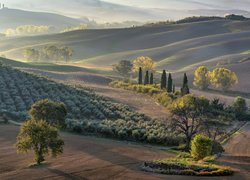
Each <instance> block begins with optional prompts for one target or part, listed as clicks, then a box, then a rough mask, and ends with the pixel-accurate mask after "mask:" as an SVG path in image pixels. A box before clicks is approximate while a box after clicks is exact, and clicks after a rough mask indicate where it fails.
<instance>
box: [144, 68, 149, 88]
mask: <svg viewBox="0 0 250 180" xmlns="http://www.w3.org/2000/svg"><path fill="white" fill-rule="evenodd" d="M147 84H149V74H148V71H146V75H145V79H144V85H147Z"/></svg>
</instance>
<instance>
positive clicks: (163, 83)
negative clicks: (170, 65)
mask: <svg viewBox="0 0 250 180" xmlns="http://www.w3.org/2000/svg"><path fill="white" fill-rule="evenodd" d="M166 88H167V73H166V70H163V72H162V75H161V89H166Z"/></svg>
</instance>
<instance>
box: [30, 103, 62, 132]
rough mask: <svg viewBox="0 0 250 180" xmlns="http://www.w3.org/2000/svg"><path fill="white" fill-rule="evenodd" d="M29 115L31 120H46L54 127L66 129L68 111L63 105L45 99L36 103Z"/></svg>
mask: <svg viewBox="0 0 250 180" xmlns="http://www.w3.org/2000/svg"><path fill="white" fill-rule="evenodd" d="M29 114H30V116H31V119H37V120H45V121H46V122H48V123H49V124H51V125H53V126H56V127H64V126H65V118H66V115H67V110H66V107H65V105H64V104H63V103H58V102H53V101H50V100H49V99H44V100H40V101H37V102H35V103H34V104H33V105H32V106H31V109H30V111H29Z"/></svg>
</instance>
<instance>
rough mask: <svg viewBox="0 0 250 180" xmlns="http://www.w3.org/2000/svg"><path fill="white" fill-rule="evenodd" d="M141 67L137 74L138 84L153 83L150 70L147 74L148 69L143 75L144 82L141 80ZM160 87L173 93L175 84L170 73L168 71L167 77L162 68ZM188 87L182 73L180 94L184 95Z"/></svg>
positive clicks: (185, 76) (152, 75) (185, 77)
mask: <svg viewBox="0 0 250 180" xmlns="http://www.w3.org/2000/svg"><path fill="white" fill-rule="evenodd" d="M142 76H143V75H142V68H141V67H140V68H139V76H138V83H139V84H144V85H147V84H154V74H153V73H152V72H151V74H150V76H149V71H146V74H145V77H144V83H143V80H142V78H143V77H142ZM161 89H166V90H167V92H168V93H175V84H174V83H173V79H172V74H171V73H169V75H168V77H167V73H166V70H163V72H162V75H161ZM189 93H190V91H189V87H188V78H187V74H186V73H184V78H183V84H182V88H181V94H182V95H183V96H184V95H186V94H189Z"/></svg>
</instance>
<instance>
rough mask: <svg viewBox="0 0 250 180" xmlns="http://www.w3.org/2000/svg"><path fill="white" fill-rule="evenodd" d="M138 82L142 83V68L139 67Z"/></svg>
mask: <svg viewBox="0 0 250 180" xmlns="http://www.w3.org/2000/svg"><path fill="white" fill-rule="evenodd" d="M138 84H142V68H141V67H140V68H139V73H138Z"/></svg>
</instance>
